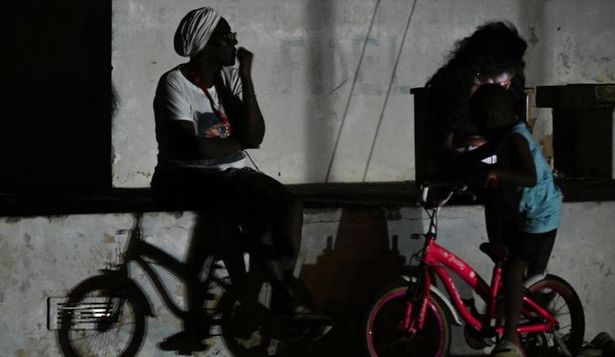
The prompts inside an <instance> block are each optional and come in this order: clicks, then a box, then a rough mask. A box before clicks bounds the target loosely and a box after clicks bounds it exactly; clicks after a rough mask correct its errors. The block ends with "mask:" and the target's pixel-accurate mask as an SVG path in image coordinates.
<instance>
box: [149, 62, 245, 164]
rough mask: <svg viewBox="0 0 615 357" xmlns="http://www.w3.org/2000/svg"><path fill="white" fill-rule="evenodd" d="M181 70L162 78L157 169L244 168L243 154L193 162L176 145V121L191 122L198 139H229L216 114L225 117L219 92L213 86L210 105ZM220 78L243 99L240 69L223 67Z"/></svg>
mask: <svg viewBox="0 0 615 357" xmlns="http://www.w3.org/2000/svg"><path fill="white" fill-rule="evenodd" d="M182 66H184V65H179V66H177V67H175V68H173V69H172V70H170V71H168V72H167V73H165V74H163V75H162V77H161V78H160V81H159V82H158V88H157V89H156V96H155V97H154V114H155V119H156V140H157V141H158V165H159V166H160V167H161V168H162V167H164V168H179V167H198V168H211V169H219V170H224V169H226V168H229V167H236V168H241V167H244V166H245V155H244V154H243V152H241V151H238V152H237V153H236V154H232V155H230V156H227V157H223V158H218V159H194V155H195V154H194V153H192V152H186V151H185V146H182V145H180V144H181V143H174V142H173V140H174V139H173V136H172V135H170V134H169V127H170V125H171V123H172V122H173V121H175V120H185V121H190V122H192V124H193V125H194V131H195V133H196V135H197V136H201V137H212V136H216V137H219V138H221V139H225V138H226V137H228V135H229V128H228V126H227V125H225V123H224V122H223V121H222V120H221V119H220V117H219V116H218V114H216V111H219V112H222V113H224V108H223V107H222V103H221V102H220V99H219V95H218V92H217V91H216V88H215V87H213V86H212V87H211V88H208V89H207V90H208V93H209V95H210V97H211V99H212V100H211V101H210V100H209V98H208V97H207V96H206V95H205V93H204V92H203V90H202V89H201V88H199V87H198V86H196V85H195V84H194V83H192V82H191V81H190V80H188V78H186V76H185V75H184V74H183V73H182V71H181V68H182ZM221 77H222V82H223V85H224V86H225V87H226V88H229V89H230V91H231V93H232V94H233V95H236V96H238V97H239V98H240V99H241V95H242V86H241V80H240V78H239V72H238V71H237V69H236V68H234V67H224V68H223V69H222V71H221ZM212 102H213V105H214V108H212ZM214 109H215V110H214ZM182 147H183V148H184V149H182Z"/></svg>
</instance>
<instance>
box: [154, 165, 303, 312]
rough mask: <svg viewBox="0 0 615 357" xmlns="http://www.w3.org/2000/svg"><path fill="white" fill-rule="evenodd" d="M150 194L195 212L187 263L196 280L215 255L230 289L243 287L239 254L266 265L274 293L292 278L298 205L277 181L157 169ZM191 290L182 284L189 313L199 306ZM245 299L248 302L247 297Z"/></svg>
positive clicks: (242, 173) (256, 175)
mask: <svg viewBox="0 0 615 357" xmlns="http://www.w3.org/2000/svg"><path fill="white" fill-rule="evenodd" d="M152 190H153V191H154V194H155V195H156V197H157V198H158V199H159V200H161V201H163V202H166V203H168V204H170V205H172V206H173V205H179V206H180V207H182V208H188V209H190V210H194V211H196V212H198V217H197V221H196V224H195V227H194V231H193V236H192V238H191V241H190V246H189V249H188V254H187V257H186V265H187V266H188V268H189V269H190V270H191V271H192V272H193V276H194V277H195V279H198V275H199V273H200V271H201V270H202V268H203V264H204V262H205V259H206V258H207V257H208V255H209V254H214V253H215V254H216V255H218V256H219V257H222V258H223V259H224V260H225V265H226V267H227V270H228V271H229V274H230V276H231V279H232V280H233V284H236V285H242V284H243V283H244V281H245V279H244V278H245V276H244V275H245V274H244V273H245V270H244V267H243V255H242V254H238V253H240V252H242V251H244V250H248V251H250V252H251V253H254V252H255V250H256V251H257V253H258V254H261V258H263V259H262V260H267V261H268V262H267V263H266V264H267V266H268V267H269V270H268V271H267V272H266V274H267V275H268V276H267V279H268V280H270V282H271V283H272V285H274V288H275V286H276V285H282V284H283V283H282V280H284V279H286V277H287V276H288V275H292V270H293V269H294V266H295V262H296V258H297V254H298V251H299V245H300V239H301V228H302V224H303V205H302V203H301V201H300V200H298V199H297V198H295V197H294V196H293V195H292V194H291V192H290V191H288V189H287V188H286V187H285V186H284V185H282V184H281V183H279V182H278V181H276V180H274V179H273V178H271V177H269V176H267V175H264V174H262V173H260V172H257V171H254V170H252V169H250V168H244V169H228V170H226V171H223V172H220V171H212V170H201V169H181V170H173V171H163V170H158V169H157V170H156V172H155V174H154V177H153V179H152ZM239 230H241V232H242V233H241V234H239ZM262 260H261V261H262ZM195 283H196V281H195ZM196 286H198V285H197V284H187V289H188V305H189V308H190V309H197V308H199V306H200V304H201V303H202V297H200V296H199V293H200V292H199V291H195V290H197V289H196V288H195V287H196ZM246 295H249V296H250V298H251V297H252V296H253V294H252V293H248V292H246ZM246 299H248V297H246ZM192 311H194V310H192Z"/></svg>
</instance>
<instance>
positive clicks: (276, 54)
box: [112, 0, 615, 186]
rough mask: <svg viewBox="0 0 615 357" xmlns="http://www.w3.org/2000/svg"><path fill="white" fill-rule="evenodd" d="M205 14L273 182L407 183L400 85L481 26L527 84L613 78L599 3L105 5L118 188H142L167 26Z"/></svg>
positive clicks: (614, 64)
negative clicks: (516, 42)
mask: <svg viewBox="0 0 615 357" xmlns="http://www.w3.org/2000/svg"><path fill="white" fill-rule="evenodd" d="M204 5H209V6H212V7H214V8H216V9H218V10H219V12H220V13H221V14H222V16H224V17H225V18H227V19H228V20H229V23H230V24H231V26H232V28H233V31H237V33H238V36H239V44H240V46H245V47H246V48H248V49H250V50H251V51H253V52H254V53H255V56H256V57H255V63H254V80H255V85H256V91H257V94H258V98H259V102H260V104H261V108H262V110H263V114H264V116H265V119H266V123H267V135H266V137H265V141H264V143H263V145H262V147H261V149H260V150H253V151H251V152H250V154H251V155H252V157H253V158H254V159H255V161H256V163H257V165H258V166H259V167H260V169H261V170H263V171H264V172H266V173H268V174H270V175H273V176H274V177H277V178H279V179H280V180H281V181H282V182H285V183H297V182H325V181H388V180H393V181H395V180H407V179H412V178H413V177H414V160H413V158H414V147H413V139H412V138H413V135H414V131H413V122H414V121H413V99H412V96H411V95H410V94H409V89H410V88H412V87H419V86H422V85H424V83H425V82H426V80H427V79H428V78H429V76H431V74H433V73H434V72H435V70H436V69H437V68H438V67H439V66H440V65H441V64H442V63H443V62H444V57H445V56H446V55H447V54H448V52H449V51H450V50H451V49H452V47H453V44H454V42H455V41H457V40H459V39H461V38H462V37H464V36H467V35H468V34H470V33H471V32H472V31H473V30H474V29H475V28H476V27H477V26H478V25H480V24H482V23H484V22H486V21H489V20H501V19H504V20H509V21H512V22H513V23H514V24H516V25H517V27H518V28H519V31H520V32H521V34H522V35H523V36H524V38H526V39H527V41H528V43H529V47H528V51H527V55H526V63H527V84H528V86H536V85H558V84H567V83H604V82H614V81H615V47H613V46H612V44H613V43H615V31H613V22H612V19H613V18H614V17H615V6H614V5H613V2H612V1H611V0H591V1H578V0H559V1H527V0H515V1H509V0H495V1H493V0H470V1H452V0H433V1H417V2H416V3H415V2H414V1H413V0H377V1H376V0H371V1H354V0H336V1H320V0H294V1H281V0H268V1H258V2H254V1H249V0H233V1H226V0H212V1H207V2H203V1H194V0H191V1H188V0H184V1H174V2H173V3H172V4H171V3H169V2H167V1H160V0H157V1H152V0H128V1H124V0H122V1H113V56H112V62H113V85H114V87H115V90H116V94H117V99H118V101H119V103H118V104H119V107H118V111H117V113H116V115H115V117H114V118H113V147H114V148H113V150H114V166H113V182H114V184H115V185H116V186H144V185H147V184H148V183H149V180H150V178H151V174H152V172H153V168H154V166H155V163H156V157H155V155H156V142H155V138H154V121H153V111H152V108H151V107H152V105H151V103H152V98H153V93H154V89H155V86H156V83H157V80H158V78H159V77H160V75H161V74H162V73H163V72H165V71H166V70H167V69H170V68H171V67H173V66H175V65H176V64H179V63H181V62H183V61H184V59H183V58H181V57H179V56H177V55H176V54H175V53H174V51H173V47H172V38H173V34H174V31H175V29H176V26H177V24H178V22H179V20H180V19H181V17H182V16H183V15H184V14H185V13H186V12H187V11H189V10H190V9H192V8H195V7H199V6H204ZM414 5H416V6H414ZM536 115H537V117H538V118H537V121H536V124H535V127H536V130H535V132H536V135H537V137H539V138H540V139H543V138H545V137H546V138H547V139H548V137H549V135H550V133H551V119H550V111H548V110H540V111H537V112H536Z"/></svg>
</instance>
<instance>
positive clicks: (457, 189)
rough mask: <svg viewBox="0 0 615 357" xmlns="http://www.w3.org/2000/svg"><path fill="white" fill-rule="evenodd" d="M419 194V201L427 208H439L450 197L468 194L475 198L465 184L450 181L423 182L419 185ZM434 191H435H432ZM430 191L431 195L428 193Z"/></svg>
mask: <svg viewBox="0 0 615 357" xmlns="http://www.w3.org/2000/svg"><path fill="white" fill-rule="evenodd" d="M420 191H421V196H420V198H419V203H420V204H421V206H423V207H425V208H427V209H433V208H439V207H442V206H444V205H445V204H446V203H447V202H448V201H449V200H450V199H451V197H453V195H455V196H461V195H466V194H469V195H471V197H472V200H476V196H475V195H474V194H473V193H472V192H471V191H469V187H468V185H466V184H460V183H451V182H435V183H429V182H425V183H423V184H421V186H420ZM434 191H435V193H434ZM430 192H431V195H430Z"/></svg>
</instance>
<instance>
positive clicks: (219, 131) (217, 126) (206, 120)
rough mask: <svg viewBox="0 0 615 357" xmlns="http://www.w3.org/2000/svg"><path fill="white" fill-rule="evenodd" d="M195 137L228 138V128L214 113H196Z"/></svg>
mask: <svg viewBox="0 0 615 357" xmlns="http://www.w3.org/2000/svg"><path fill="white" fill-rule="evenodd" d="M196 118H197V135H198V136H204V137H206V138H220V139H225V138H228V137H229V135H230V134H231V131H230V127H229V125H228V124H227V123H225V122H223V121H222V120H221V119H220V117H219V116H218V115H217V114H216V113H212V112H205V113H199V112H197V113H196Z"/></svg>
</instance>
